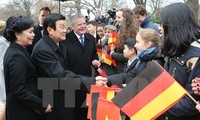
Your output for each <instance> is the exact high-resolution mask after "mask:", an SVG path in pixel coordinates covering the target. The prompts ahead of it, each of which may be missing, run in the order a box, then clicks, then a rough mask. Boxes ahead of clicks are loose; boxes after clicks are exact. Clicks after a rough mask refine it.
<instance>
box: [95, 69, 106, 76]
mask: <svg viewBox="0 0 200 120" xmlns="http://www.w3.org/2000/svg"><path fill="white" fill-rule="evenodd" d="M97 71H98V72H99V74H100V75H101V76H103V77H107V75H106V73H105V72H104V71H103V70H102V69H101V68H98V69H97Z"/></svg>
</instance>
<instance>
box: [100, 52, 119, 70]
mask: <svg viewBox="0 0 200 120" xmlns="http://www.w3.org/2000/svg"><path fill="white" fill-rule="evenodd" d="M102 58H103V60H104V63H106V64H108V65H111V64H113V65H114V66H115V67H116V66H117V64H116V62H115V60H113V59H112V58H111V56H110V55H109V54H108V53H107V52H106V51H105V50H102Z"/></svg>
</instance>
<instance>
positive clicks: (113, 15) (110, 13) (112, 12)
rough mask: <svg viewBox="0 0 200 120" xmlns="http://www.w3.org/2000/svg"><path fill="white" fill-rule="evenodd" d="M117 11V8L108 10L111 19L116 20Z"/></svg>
mask: <svg viewBox="0 0 200 120" xmlns="http://www.w3.org/2000/svg"><path fill="white" fill-rule="evenodd" d="M116 12H117V10H116V9H115V8H113V9H111V10H108V15H109V17H110V18H112V19H115V17H116Z"/></svg>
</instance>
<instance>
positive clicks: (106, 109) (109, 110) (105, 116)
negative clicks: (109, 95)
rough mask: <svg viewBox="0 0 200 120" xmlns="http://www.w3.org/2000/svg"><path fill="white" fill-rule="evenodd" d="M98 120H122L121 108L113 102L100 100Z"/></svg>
mask: <svg viewBox="0 0 200 120" xmlns="http://www.w3.org/2000/svg"><path fill="white" fill-rule="evenodd" d="M96 120H121V117H120V109H119V107H117V106H116V105H115V104H114V103H113V102H111V101H108V100H105V99H103V98H98V105H97V117H96Z"/></svg>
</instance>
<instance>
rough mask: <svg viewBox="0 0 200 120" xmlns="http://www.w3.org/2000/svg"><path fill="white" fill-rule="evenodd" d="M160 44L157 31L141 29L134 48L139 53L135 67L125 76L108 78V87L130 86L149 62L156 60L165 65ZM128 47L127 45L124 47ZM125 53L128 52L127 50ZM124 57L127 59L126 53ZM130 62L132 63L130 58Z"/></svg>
mask: <svg viewBox="0 0 200 120" xmlns="http://www.w3.org/2000/svg"><path fill="white" fill-rule="evenodd" d="M125 43H126V42H125ZM159 44H160V36H159V34H158V33H157V32H156V31H155V30H153V29H140V30H139V32H138V33H137V35H136V43H135V46H134V47H135V48H136V50H137V52H138V54H137V59H135V60H134V61H133V63H132V64H134V65H132V64H131V66H132V67H131V68H128V70H127V71H125V73H124V74H118V75H112V76H108V78H107V79H108V86H110V85H112V84H115V85H118V86H119V87H122V84H128V83H129V82H130V81H131V80H132V79H133V78H134V77H136V75H137V74H138V73H140V72H141V71H142V70H143V69H144V68H145V67H146V65H147V64H148V62H150V61H152V60H156V61H157V62H158V63H160V64H161V65H163V64H164V59H163V57H161V54H160V49H159ZM126 46H127V45H125V46H124V47H126ZM127 47H128V46H127ZM134 47H133V48H134ZM129 49H130V48H129ZM124 52H126V50H125V49H124ZM124 55H125V57H127V55H126V53H124ZM133 57H134V55H133ZM127 58H128V57H127ZM129 61H131V60H130V58H129ZM128 64H129V62H128ZM128 64H127V65H128Z"/></svg>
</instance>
